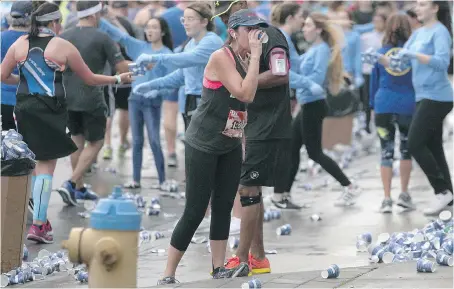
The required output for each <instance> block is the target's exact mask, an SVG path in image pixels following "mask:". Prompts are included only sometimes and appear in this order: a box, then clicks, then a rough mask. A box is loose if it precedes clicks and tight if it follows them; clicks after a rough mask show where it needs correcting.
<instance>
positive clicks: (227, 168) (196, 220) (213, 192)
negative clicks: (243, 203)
mask: <svg viewBox="0 0 454 289" xmlns="http://www.w3.org/2000/svg"><path fill="white" fill-rule="evenodd" d="M242 154H243V152H242V148H241V146H238V147H237V148H236V149H234V150H233V151H231V152H228V153H226V154H223V155H213V154H209V153H205V152H202V151H199V150H197V149H195V148H193V147H191V146H189V145H186V147H185V156H186V157H185V161H186V164H185V165H186V167H185V168H186V205H185V208H184V212H183V216H182V217H181V219H180V221H178V224H177V226H176V227H175V230H174V231H173V234H172V239H171V240H170V244H171V245H172V246H173V247H175V248H176V249H177V250H179V251H186V249H187V248H188V246H189V243H190V242H191V239H192V237H193V236H194V234H195V231H196V230H197V228H198V227H199V225H200V223H201V222H202V220H203V217H204V216H205V212H206V209H207V207H208V203H209V202H210V198H211V226H210V240H227V238H228V237H229V230H230V213H231V211H232V207H233V201H234V199H235V195H236V191H237V189H238V185H239V182H240V175H241V162H242Z"/></svg>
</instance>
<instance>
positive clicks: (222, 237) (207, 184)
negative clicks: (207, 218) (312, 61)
mask: <svg viewBox="0 0 454 289" xmlns="http://www.w3.org/2000/svg"><path fill="white" fill-rule="evenodd" d="M230 19H231V21H230V22H229V23H228V27H229V28H230V29H229V33H230V42H229V44H228V45H226V46H224V47H223V48H220V49H218V50H217V51H215V52H214V53H213V54H212V55H211V57H210V60H209V61H208V64H207V65H206V68H205V72H204V77H203V91H202V99H201V103H200V105H199V106H198V107H197V109H196V111H195V113H194V115H193V116H192V119H191V122H190V124H189V127H188V129H187V131H186V133H185V143H186V149H185V155H186V161H185V165H186V205H185V209H184V212H183V216H182V217H181V219H180V221H179V222H178V224H177V226H176V227H175V229H174V231H173V234H172V238H171V240H170V248H169V251H168V252H169V256H168V258H167V266H166V269H165V272H164V278H162V279H161V280H159V281H158V285H165V284H174V283H176V282H177V281H176V280H175V271H176V268H177V266H178V263H179V262H180V260H181V258H182V257H183V254H184V252H185V251H186V249H187V248H188V246H189V244H190V242H191V239H192V237H193V235H194V233H195V231H196V230H197V227H198V226H199V224H200V222H201V221H202V219H203V217H204V215H205V211H206V209H207V207H208V204H209V202H210V198H211V199H212V201H211V209H212V217H211V228H210V245H211V250H212V267H213V272H212V275H213V278H214V279H219V278H225V277H229V276H228V275H227V274H228V273H230V272H229V271H226V270H225V268H224V259H225V251H226V246H227V238H228V237H229V225H230V212H231V210H232V206H233V200H234V198H235V195H236V190H237V188H238V183H239V179H240V174H241V161H242V149H241V140H242V138H243V133H244V127H245V126H246V124H247V120H248V116H247V111H246V103H251V102H252V101H253V100H254V98H255V96H256V90H257V84H258V74H259V64H260V56H261V54H262V41H263V40H264V39H266V34H264V32H263V31H261V30H259V29H258V28H259V27H266V26H267V25H268V24H267V23H266V22H265V21H264V20H263V19H260V18H258V17H257V16H256V15H255V13H253V12H252V11H250V10H241V11H239V12H237V13H236V14H234V15H233V16H232V17H231V18H230Z"/></svg>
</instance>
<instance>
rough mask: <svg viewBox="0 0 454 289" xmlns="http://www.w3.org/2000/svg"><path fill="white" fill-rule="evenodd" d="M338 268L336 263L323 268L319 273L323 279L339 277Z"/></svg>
mask: <svg viewBox="0 0 454 289" xmlns="http://www.w3.org/2000/svg"><path fill="white" fill-rule="evenodd" d="M339 273H340V269H339V266H337V265H336V264H333V265H330V266H329V267H328V268H327V269H325V270H323V271H322V273H321V274H320V275H321V276H322V278H323V279H332V278H337V277H339Z"/></svg>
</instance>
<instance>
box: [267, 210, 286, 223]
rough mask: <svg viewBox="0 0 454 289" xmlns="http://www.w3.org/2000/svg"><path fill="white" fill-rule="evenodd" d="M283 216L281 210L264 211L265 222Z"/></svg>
mask: <svg viewBox="0 0 454 289" xmlns="http://www.w3.org/2000/svg"><path fill="white" fill-rule="evenodd" d="M281 216H282V213H281V211H280V210H266V211H265V212H264V213H263V221H264V222H269V221H272V220H279V219H280V218H281Z"/></svg>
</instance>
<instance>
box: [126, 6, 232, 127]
mask: <svg viewBox="0 0 454 289" xmlns="http://www.w3.org/2000/svg"><path fill="white" fill-rule="evenodd" d="M212 17H213V14H212V12H211V6H210V5H209V4H207V3H201V2H195V3H192V4H191V5H189V6H188V7H187V8H186V9H185V10H184V16H183V17H182V18H181V22H182V23H183V25H184V29H185V30H186V34H187V35H188V37H190V38H191V39H190V40H189V42H188V43H187V44H186V45H184V49H183V52H181V53H175V54H153V55H151V54H142V55H140V56H139V57H138V58H137V59H136V63H137V64H138V65H144V64H149V63H153V65H154V66H155V68H153V69H157V68H158V67H160V66H165V67H169V66H170V67H172V68H178V69H177V70H176V71H174V72H173V73H171V74H169V75H166V76H165V77H161V78H157V79H153V80H152V81H149V82H146V83H142V84H140V85H137V86H135V87H134V90H133V93H139V94H143V93H147V92H149V91H152V90H160V89H166V88H180V87H181V86H182V85H184V86H185V94H186V104H185V113H184V121H185V129H187V128H188V125H189V122H190V121H191V116H192V114H193V113H194V111H195V109H196V108H197V105H198V103H199V101H200V99H201V93H202V79H203V71H204V70H205V65H206V64H207V63H208V59H209V58H210V56H211V54H212V53H213V52H214V51H216V50H217V49H219V48H221V47H222V45H223V43H224V42H223V41H222V39H221V38H220V37H219V36H218V35H217V34H216V33H214V32H213V31H214V28H215V27H214V23H213V21H212V20H211V18H212Z"/></svg>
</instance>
